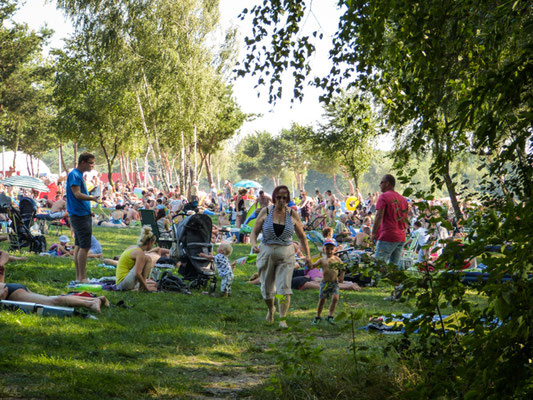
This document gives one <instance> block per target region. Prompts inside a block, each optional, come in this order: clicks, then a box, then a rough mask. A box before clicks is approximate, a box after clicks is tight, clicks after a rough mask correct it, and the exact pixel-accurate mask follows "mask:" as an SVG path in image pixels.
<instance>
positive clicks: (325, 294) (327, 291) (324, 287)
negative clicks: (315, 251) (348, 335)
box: [313, 239, 344, 325]
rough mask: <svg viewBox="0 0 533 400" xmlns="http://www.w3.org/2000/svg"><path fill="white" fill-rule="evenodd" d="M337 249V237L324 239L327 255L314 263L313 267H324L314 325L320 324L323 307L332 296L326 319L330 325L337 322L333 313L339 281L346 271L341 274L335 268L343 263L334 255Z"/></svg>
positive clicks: (337, 298) (337, 299)
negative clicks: (334, 320)
mask: <svg viewBox="0 0 533 400" xmlns="http://www.w3.org/2000/svg"><path fill="white" fill-rule="evenodd" d="M336 250H337V242H336V241H335V239H326V240H325V241H324V253H325V256H323V257H322V258H321V259H320V260H318V261H317V262H316V263H314V264H313V268H315V267H322V273H323V278H322V282H321V283H320V293H319V296H318V297H319V300H318V306H317V310H316V317H315V319H314V320H313V325H318V324H319V323H320V321H321V320H322V318H321V317H320V314H322V309H323V308H324V305H325V304H326V300H327V299H328V298H329V297H331V305H330V306H329V314H328V316H327V318H326V321H327V322H328V323H329V324H330V325H335V322H333V314H334V313H335V307H336V306H337V302H338V301H339V282H342V281H343V280H344V271H342V272H341V273H340V274H339V271H338V270H337V269H336V268H335V267H336V266H338V265H340V264H342V261H341V259H340V258H339V257H337V256H335V255H334V253H335V251H336Z"/></svg>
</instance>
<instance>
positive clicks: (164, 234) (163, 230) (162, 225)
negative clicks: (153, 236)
mask: <svg viewBox="0 0 533 400" xmlns="http://www.w3.org/2000/svg"><path fill="white" fill-rule="evenodd" d="M166 215H167V213H166V211H165V209H164V208H158V209H157V211H156V213H155V220H156V223H157V228H158V229H159V237H160V238H162V239H170V238H171V237H172V236H171V234H170V220H169V219H168V218H167V217H166Z"/></svg>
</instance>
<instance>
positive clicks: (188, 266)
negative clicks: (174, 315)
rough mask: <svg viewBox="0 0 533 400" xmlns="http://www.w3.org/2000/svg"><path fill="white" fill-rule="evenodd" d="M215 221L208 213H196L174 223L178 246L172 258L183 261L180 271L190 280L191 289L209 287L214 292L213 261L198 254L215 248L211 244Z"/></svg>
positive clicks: (184, 277) (207, 252)
mask: <svg viewBox="0 0 533 400" xmlns="http://www.w3.org/2000/svg"><path fill="white" fill-rule="evenodd" d="M212 227H213V222H212V221H211V218H210V217H209V216H208V215H204V214H194V215H190V216H188V217H187V218H185V219H184V220H183V221H181V222H180V223H178V224H176V225H174V232H175V234H176V239H177V246H175V247H174V248H173V251H172V253H171V256H172V258H175V259H177V260H179V261H181V266H180V268H179V270H178V272H179V273H180V274H181V275H182V276H183V279H185V280H186V281H190V283H189V288H190V289H203V288H207V287H208V289H209V292H210V293H214V292H215V290H216V286H217V277H216V274H215V266H214V265H213V262H212V261H210V260H208V259H205V258H203V257H199V256H198V254H200V253H204V254H209V253H210V252H211V250H212V248H213V245H212V244H211V230H212Z"/></svg>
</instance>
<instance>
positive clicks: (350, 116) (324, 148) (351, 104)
mask: <svg viewBox="0 0 533 400" xmlns="http://www.w3.org/2000/svg"><path fill="white" fill-rule="evenodd" d="M325 111H326V113H325V117H326V120H327V123H326V124H324V125H322V126H320V128H319V129H318V130H317V131H316V132H314V133H313V132H311V134H310V135H309V138H310V140H311V142H312V143H313V148H314V149H315V150H317V151H319V152H321V153H322V154H323V155H324V156H325V157H327V158H330V159H333V160H337V159H340V163H341V165H342V167H343V169H344V170H345V171H346V173H347V174H349V175H350V176H351V178H352V179H353V180H354V184H355V188H358V187H359V183H360V180H361V176H362V174H363V173H365V172H366V171H367V170H368V168H369V166H370V161H371V160H372V155H373V143H374V140H375V138H376V136H377V123H376V121H375V117H374V113H373V112H372V106H371V103H370V101H369V100H368V98H367V96H363V95H360V94H356V95H346V94H343V95H341V96H339V97H337V98H335V99H334V100H333V101H332V102H330V103H329V104H327V105H326V106H325Z"/></svg>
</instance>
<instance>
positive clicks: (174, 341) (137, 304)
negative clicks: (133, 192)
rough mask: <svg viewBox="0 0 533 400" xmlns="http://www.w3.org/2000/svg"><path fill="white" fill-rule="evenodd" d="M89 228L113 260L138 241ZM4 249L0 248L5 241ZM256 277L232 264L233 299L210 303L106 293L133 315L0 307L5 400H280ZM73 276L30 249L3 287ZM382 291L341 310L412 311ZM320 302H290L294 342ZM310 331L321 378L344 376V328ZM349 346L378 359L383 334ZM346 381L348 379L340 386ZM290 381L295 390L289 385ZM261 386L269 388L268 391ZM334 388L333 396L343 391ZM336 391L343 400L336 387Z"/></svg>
mask: <svg viewBox="0 0 533 400" xmlns="http://www.w3.org/2000/svg"><path fill="white" fill-rule="evenodd" d="M94 231H95V232H94V233H95V236H96V237H97V238H99V240H100V242H101V243H102V246H103V248H104V257H112V256H114V255H118V254H120V253H121V251H122V250H123V249H124V248H125V247H127V246H128V245H131V244H133V243H135V242H136V240H137V235H138V233H139V228H136V229H116V228H95V230H94ZM47 239H48V245H51V244H52V243H54V242H55V241H56V240H57V236H54V235H53V234H51V235H49V236H47ZM2 248H4V249H5V248H7V244H6V243H5V242H4V243H2ZM249 250H250V247H249V245H243V244H237V245H235V246H234V251H233V254H232V255H231V257H230V259H231V260H234V259H237V258H239V257H242V256H244V255H246V254H248V253H249ZM98 263H99V261H97V260H90V261H89V263H88V276H89V277H101V276H106V275H113V270H108V269H104V268H101V267H98ZM254 271H255V265H244V266H238V269H236V271H235V281H234V284H233V295H232V297H231V298H219V297H211V296H206V295H202V294H201V293H200V292H199V291H194V292H193V294H192V295H191V296H186V295H182V294H177V293H153V294H148V293H136V292H125V293H122V292H116V293H115V292H110V293H107V294H106V295H107V296H108V298H109V300H110V301H111V303H112V304H116V303H117V302H118V301H119V300H124V301H125V302H126V303H127V304H128V305H130V306H131V307H132V308H131V309H124V308H118V307H114V306H112V307H111V308H109V309H104V310H103V312H102V314H100V315H98V320H90V319H83V318H79V317H74V318H65V319H59V318H56V317H40V316H37V315H25V314H20V313H13V312H0V398H54V399H73V398H83V399H101V398H109V399H155V398H157V399H159V398H163V399H166V398H168V399H170V398H202V397H206V398H209V397H219V398H220V397H221V398H224V397H227V396H232V397H252V398H266V397H268V396H272V397H271V398H276V397H279V396H280V393H279V391H278V392H276V391H272V390H271V389H272V380H271V375H272V374H276V371H277V369H276V367H275V364H276V361H277V360H278V359H279V355H278V356H276V355H275V354H274V353H273V352H270V351H269V349H270V345H271V344H274V345H277V346H278V347H283V343H285V342H286V340H287V334H286V333H284V332H280V331H279V330H277V329H276V326H269V325H266V324H265V322H264V317H265V314H266V308H265V306H264V303H263V301H262V300H261V295H260V292H259V288H258V287H256V286H252V285H248V284H245V281H246V280H247V278H248V277H249V276H250V275H251V274H252V273H253V272H254ZM72 279H74V265H73V262H72V260H69V259H59V258H48V257H40V256H36V255H32V254H28V260H27V261H25V262H15V263H10V264H8V265H7V268H6V282H8V283H9V282H17V283H23V284H26V285H27V286H28V287H29V288H30V289H31V290H32V291H36V292H39V293H43V294H48V295H55V294H59V293H65V292H66V284H67V283H68V282H69V281H70V280H72ZM389 293H390V287H388V286H383V287H377V288H368V289H364V290H363V291H362V292H360V293H346V292H345V293H343V294H342V298H341V302H340V303H339V306H338V309H337V312H340V311H341V310H342V309H343V308H344V307H346V305H345V304H350V305H355V306H356V307H360V308H363V309H364V310H365V311H366V312H367V313H369V314H370V313H372V314H384V313H388V312H397V313H400V312H408V311H409V305H408V304H404V303H390V302H387V301H384V300H383V298H384V297H386V296H387V295H388V294H389ZM317 299H318V293H317V292H315V291H302V292H296V293H295V294H294V295H293V298H292V304H291V310H290V316H289V320H288V323H289V324H290V325H293V326H294V325H297V326H299V327H300V328H301V330H302V332H301V333H300V334H301V335H306V334H308V333H309V332H311V328H312V325H311V321H312V319H313V316H314V314H315V309H316V308H315V307H316V302H317ZM361 324H362V323H361ZM312 332H314V333H313V334H314V336H315V337H316V342H317V343H318V344H321V345H322V346H323V347H324V348H325V352H324V356H325V363H324V365H323V366H321V371H322V373H323V375H324V377H328V376H329V377H330V378H331V379H333V378H334V377H333V375H334V374H336V373H341V374H342V371H343V370H344V371H346V368H347V367H346V366H345V364H344V363H345V362H348V363H349V358H348V357H349V354H348V352H347V349H348V345H349V343H350V340H351V339H350V334H349V332H348V331H343V330H342V329H341V324H339V325H338V326H334V327H332V326H326V324H323V325H320V326H318V328H317V329H316V331H312ZM356 340H357V342H358V343H364V344H366V345H367V346H368V347H369V348H370V351H369V353H368V354H378V353H380V352H379V349H381V348H382V347H383V346H384V345H385V344H386V343H387V342H388V341H389V340H390V338H389V337H386V336H382V335H379V334H372V333H368V332H366V331H361V330H358V331H357V338H356ZM375 357H377V358H378V359H379V360H381V361H382V364H383V365H385V364H387V363H389V360H386V359H384V358H383V355H376V356H375ZM339 360H342V362H341V363H339ZM322 368H324V369H323V370H322ZM336 371H337V372H336ZM339 371H340V372H339ZM318 372H320V371H318ZM331 374H333V375H331ZM330 375H331V376H330ZM374 375H375V376H374ZM400 375H401V371H400V370H399V369H398V370H397V371H393V372H391V371H389V370H388V369H384V370H379V371H378V370H375V369H373V370H372V371H370V370H369V371H368V374H367V378H368V381H367V382H374V384H372V385H373V386H372V387H374V388H380V387H381V386H383V379H384V377H385V376H386V377H387V380H389V381H390V382H394V381H395V379H396V380H397V379H399V378H398V376H400ZM280 376H282V375H280ZM346 376H349V375H346ZM373 376H374V378H372V377H373ZM282 377H283V376H282ZM345 378H346V377H345ZM345 378H344V379H345ZM372 379H373V380H372ZM329 380H330V379H329V378H328V381H329ZM341 381H342V380H341ZM324 382H326V381H324ZM352 383H353V381H352V380H350V381H346V386H347V388H349V387H350V385H351V384H352ZM287 384H289V386H290V385H293V387H292V389H291V387H289V388H287V387H286V385H287ZM284 385H285V386H284ZM279 386H280V387H281V388H285V389H286V390H289V392H290V393H291V395H290V396H289V395H287V396H285V395H284V396H283V397H287V398H305V396H306V395H307V394H308V393H307V392H306V390H305V388H299V387H298V385H297V384H296V385H294V382H293V383H292V384H291V383H290V380H285V381H281V383H280V385H279ZM369 386H370V383H369ZM265 388H266V389H270V391H267V392H265V391H264V390H265ZM285 389H284V390H285ZM277 390H279V387H278V389H277ZM291 390H292V392H291ZM300 390H303V392H300ZM331 390H332V392H331V393H334V391H335V390H337V391H339V388H338V387H333V388H331ZM366 390H367V392H366V395H363V394H364V393H359V398H375V397H383V396H384V394H383V391H382V390H378V391H377V392H375V391H374V390H375V389H372V388H368V389H366ZM340 391H341V392H344V393H345V394H346V393H347V394H350V391H348V390H345V389H342V388H341V390H340ZM328 393H329V392H328ZM374 395H375V396H374ZM302 396H303V397H302ZM332 396H333V394H332ZM368 396H370V397H368ZM311 397H312V396H311ZM327 397H328V395H327V394H324V395H323V398H327ZM340 397H341V398H342V397H344V395H343V396H340ZM352 397H353V396H352Z"/></svg>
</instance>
